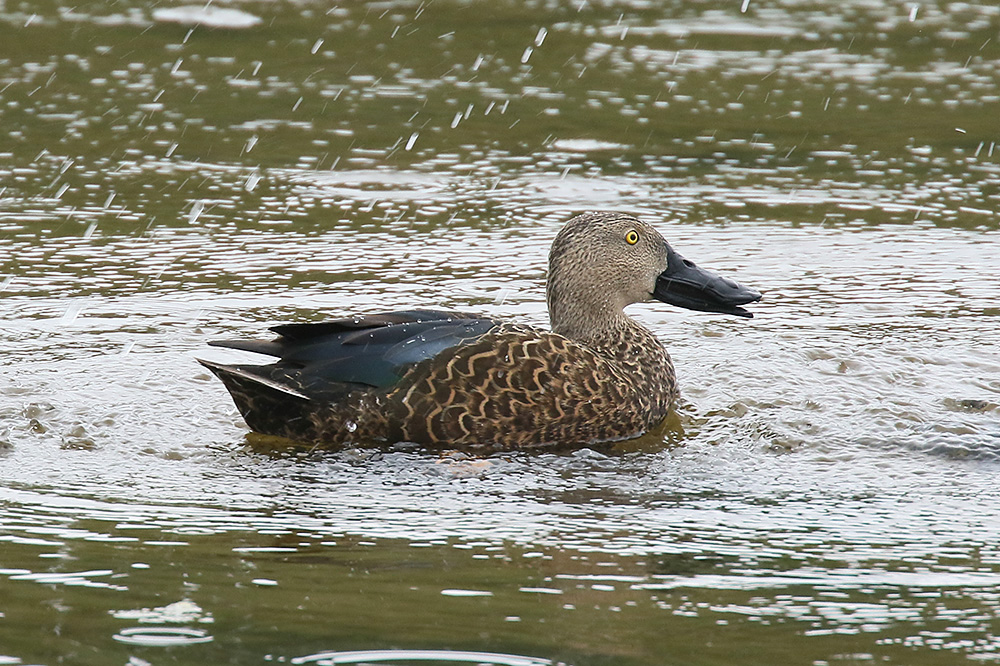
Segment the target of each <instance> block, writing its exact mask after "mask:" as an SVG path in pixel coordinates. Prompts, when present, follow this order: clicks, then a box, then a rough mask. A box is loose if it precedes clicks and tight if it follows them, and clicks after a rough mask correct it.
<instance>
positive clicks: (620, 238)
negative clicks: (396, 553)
mask: <svg viewBox="0 0 1000 666" xmlns="http://www.w3.org/2000/svg"><path fill="white" fill-rule="evenodd" d="M760 299H761V293H760V292H759V291H757V290H754V289H750V288H748V287H745V286H743V285H742V284H740V283H738V282H735V281H733V280H731V279H728V278H725V277H722V276H720V275H717V274H716V273H713V272H711V271H708V270H706V269H703V268H701V267H699V266H697V265H696V264H695V263H693V262H691V261H689V260H687V259H685V258H684V257H683V256H681V255H680V254H679V253H677V252H676V251H675V250H674V249H673V247H671V246H670V244H669V243H667V241H666V240H665V239H664V238H663V236H662V235H661V234H660V233H659V232H658V231H657V230H656V229H655V228H654V227H653V226H652V225H651V224H649V223H647V222H644V221H642V220H640V219H639V218H638V217H636V216H634V215H631V214H627V213H619V212H607V211H599V212H587V213H582V214H579V215H576V216H574V217H573V218H572V219H570V220H569V221H568V222H566V223H565V225H564V226H563V227H562V229H561V230H560V231H559V232H558V233H557V235H556V237H555V239H554V241H553V242H552V246H551V249H550V251H549V261H548V274H547V278H546V302H547V306H548V314H549V321H550V328H549V329H542V328H538V327H532V326H527V325H524V324H520V323H516V322H513V323H512V322H505V321H500V320H498V319H495V318H493V317H489V316H481V315H476V314H468V313H462V312H453V311H449V310H434V309H410V310H399V311H393V312H381V313H373V314H361V315H357V316H353V317H346V318H340V319H333V320H328V321H319V322H310V323H291V324H282V325H278V326H274V327H272V328H270V329H269V330H270V331H271V332H272V333H274V334H276V336H277V337H276V338H274V339H269V340H260V339H240V340H214V341H210V342H209V343H208V344H209V345H211V346H215V347H224V348H229V349H236V350H241V351H246V352H254V353H257V354H264V355H266V356H270V357H272V358H273V359H276V360H274V361H273V362H271V363H268V364H264V365H251V364H235V365H232V364H223V363H217V362H214V361H208V360H202V359H198V360H199V362H200V363H201V364H202V365H204V366H205V367H206V368H208V369H209V370H210V371H211V372H212V373H214V374H215V375H216V376H217V377H218V378H219V379H220V380H222V383H223V384H224V385H225V387H226V388H227V389H228V391H229V393H230V394H231V396H232V398H233V401H234V402H235V403H236V407H237V408H238V410H239V412H240V413H241V414H242V416H243V419H244V420H245V421H246V423H247V425H248V426H249V428H250V429H251V430H253V431H255V432H257V433H261V434H264V435H273V436H277V437H282V438H286V439H291V440H297V441H300V442H306V443H310V444H312V445H313V446H319V447H331V448H332V447H344V446H350V445H356V446H360V445H366V444H368V445H379V444H393V443H403V442H409V443H414V444H417V445H422V446H426V447H438V448H446V449H463V448H475V447H492V448H495V449H523V448H529V447H539V446H565V447H577V448H582V447H586V446H590V445H594V444H598V443H601V442H615V441H620V440H626V439H631V438H634V437H638V436H640V435H642V434H643V433H645V432H647V431H648V430H650V429H651V428H653V427H655V426H657V425H658V424H659V423H661V422H662V421H663V420H664V419H665V418H666V417H667V415H668V413H669V412H670V411H671V410H672V409H674V405H675V403H676V402H677V399H678V384H677V377H676V373H675V371H674V365H673V362H672V361H671V358H670V354H669V353H668V352H667V350H666V349H665V348H664V346H663V344H662V343H661V342H660V341H659V340H658V339H657V337H656V336H655V335H654V334H653V333H652V332H651V331H650V330H649V329H647V328H646V327H644V326H643V325H642V324H640V323H639V322H638V321H636V320H635V319H633V318H632V317H630V316H629V315H628V314H626V313H625V311H624V310H625V308H626V307H627V306H629V305H631V304H634V303H641V302H646V301H653V300H655V301H660V302H663V303H666V304H669V305H674V306H677V307H681V308H686V309H689V310H695V311H701V312H708V313H720V314H728V315H735V316H739V317H745V318H750V317H753V314H752V313H751V312H749V311H748V310H746V309H745V308H744V307H743V306H744V305H747V304H749V303H753V302H756V301H759V300H760Z"/></svg>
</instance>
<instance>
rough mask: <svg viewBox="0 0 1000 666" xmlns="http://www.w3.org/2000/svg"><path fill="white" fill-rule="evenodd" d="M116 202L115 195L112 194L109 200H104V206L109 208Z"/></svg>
mask: <svg viewBox="0 0 1000 666" xmlns="http://www.w3.org/2000/svg"><path fill="white" fill-rule="evenodd" d="M114 200H115V193H114V192H112V193H111V194H109V195H108V198H107V199H105V200H104V206H103V207H104V208H107V207H108V206H110V205H111V202H112V201H114Z"/></svg>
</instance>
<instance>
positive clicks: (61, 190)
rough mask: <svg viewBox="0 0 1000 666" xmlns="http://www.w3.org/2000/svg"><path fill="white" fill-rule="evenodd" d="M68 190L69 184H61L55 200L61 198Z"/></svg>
mask: <svg viewBox="0 0 1000 666" xmlns="http://www.w3.org/2000/svg"><path fill="white" fill-rule="evenodd" d="M68 189H69V183H63V184H62V187H60V188H59V191H58V192H56V199H58V198H59V197H61V196H62V195H64V194H66V190H68Z"/></svg>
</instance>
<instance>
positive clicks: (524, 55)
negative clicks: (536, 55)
mask: <svg viewBox="0 0 1000 666" xmlns="http://www.w3.org/2000/svg"><path fill="white" fill-rule="evenodd" d="M532 51H534V49H532V48H531V47H530V46H529V47H527V48H525V49H524V53H522V54H521V63H522V64H524V63H527V62H528V58H530V57H531V53H532Z"/></svg>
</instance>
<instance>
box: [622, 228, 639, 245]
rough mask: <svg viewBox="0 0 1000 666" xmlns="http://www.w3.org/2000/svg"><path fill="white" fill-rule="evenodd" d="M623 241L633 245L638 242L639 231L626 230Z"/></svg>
mask: <svg viewBox="0 0 1000 666" xmlns="http://www.w3.org/2000/svg"><path fill="white" fill-rule="evenodd" d="M625 242H626V243H628V244H629V245H635V244H636V243H638V242H639V233H638V232H637V231H636V230H635V229H633V230H632V231H630V232H628V233H627V234H625Z"/></svg>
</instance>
